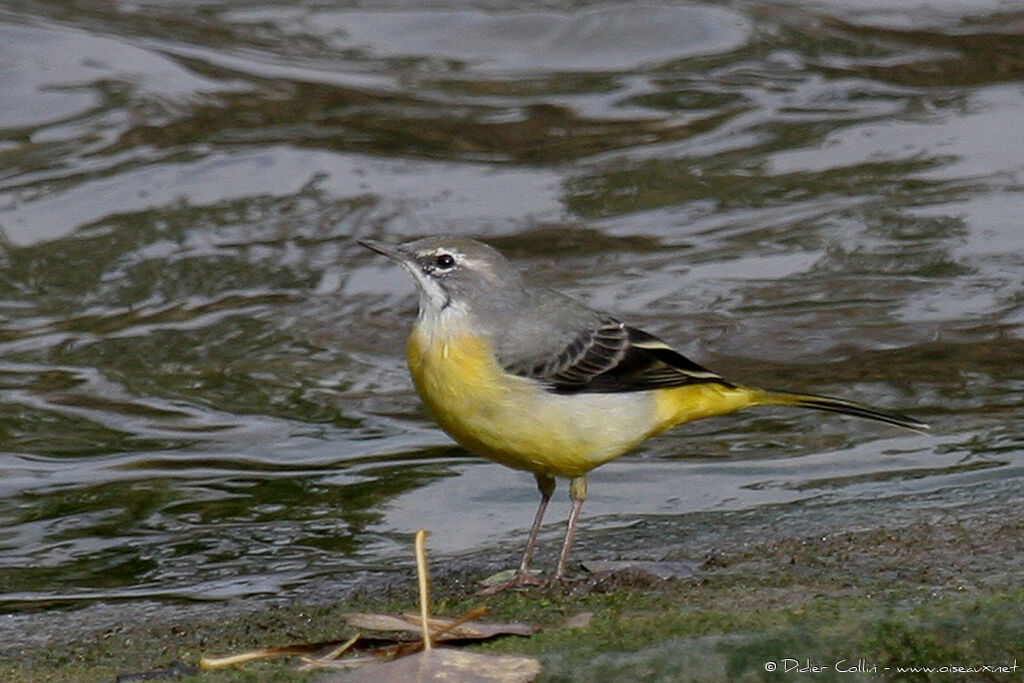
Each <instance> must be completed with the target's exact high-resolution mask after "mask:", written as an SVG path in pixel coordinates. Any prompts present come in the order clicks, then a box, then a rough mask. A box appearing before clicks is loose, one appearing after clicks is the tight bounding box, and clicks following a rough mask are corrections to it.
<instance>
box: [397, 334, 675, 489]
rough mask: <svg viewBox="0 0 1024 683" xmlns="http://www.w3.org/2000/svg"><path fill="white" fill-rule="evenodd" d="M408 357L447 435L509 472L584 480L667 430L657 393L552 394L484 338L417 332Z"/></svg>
mask: <svg viewBox="0 0 1024 683" xmlns="http://www.w3.org/2000/svg"><path fill="white" fill-rule="evenodd" d="M408 356H409V370H410V372H411V374H412V378H413V383H414V384H415V385H416V390H417V391H418V392H419V394H420V397H421V398H422V399H423V402H424V403H425V404H426V406H427V409H428V410H429V411H430V414H431V415H432V416H433V418H434V419H435V420H436V421H437V423H438V424H439V425H440V426H441V428H442V429H444V430H445V431H446V432H448V434H449V435H451V436H452V438H454V439H455V440H456V441H458V442H459V444H461V445H462V446H463V447H465V448H466V449H467V450H469V451H471V452H473V453H475V454H477V455H481V456H483V457H485V458H489V459H491V460H494V461H496V462H499V463H502V464H503V465H507V466H509V467H514V468H517V469H523V470H528V471H530V472H535V473H538V474H547V475H557V476H564V477H578V476H581V475H583V474H586V473H587V472H588V471H589V470H591V469H593V468H594V467H597V466H598V465H600V464H602V463H605V462H608V461H609V460H611V459H613V458H616V457H618V456H620V455H622V454H623V453H625V452H627V451H629V450H631V449H632V448H633V447H635V446H636V445H637V444H638V443H640V442H641V441H643V440H644V439H645V438H646V437H647V436H649V435H650V434H651V433H653V432H656V431H660V430H661V429H664V428H665V427H662V426H661V425H660V424H658V422H657V420H658V415H657V413H658V411H657V407H656V402H655V397H654V395H653V394H652V393H651V392H636V393H623V394H587V393H582V394H553V393H551V392H549V391H546V390H544V388H543V387H542V386H541V385H540V384H539V383H538V382H536V381H534V380H530V379H527V378H524V377H516V376H512V375H509V374H508V373H506V372H504V371H503V369H502V368H501V367H500V366H499V365H498V363H497V362H496V361H495V360H494V356H493V354H492V352H491V348H490V345H489V344H488V343H487V341H486V340H485V339H484V338H481V337H476V336H472V335H468V334H461V335H454V336H446V337H445V338H436V337H429V336H428V334H427V333H425V332H424V330H423V329H421V328H419V327H417V328H416V329H414V330H413V334H412V336H411V337H410V338H409V345H408Z"/></svg>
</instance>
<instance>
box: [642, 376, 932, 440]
mask: <svg viewBox="0 0 1024 683" xmlns="http://www.w3.org/2000/svg"><path fill="white" fill-rule="evenodd" d="M755 406H793V407H797V408H813V409H814V410H824V411H828V412H832V413H842V414H844V415H853V416H855V417H863V418H867V419H869V420H877V421H879V422H886V423H888V424H892V425H896V426H898V427H904V428H906V429H912V430H915V431H925V430H927V429H928V425H926V424H924V423H923V422H919V421H917V420H915V419H913V418H911V417H907V416H906V415H900V414H898V413H889V412H885V411H883V410H879V409H878V408H874V407H872V406H869V405H865V404H863V403H857V402H856V401H846V400H844V399H841V398H832V397H830V396H818V395H816V394H798V393H793V392H788V391H773V390H769V389H759V388H757V387H745V386H731V385H724V384H715V383H707V384H690V385H686V386H681V387H674V388H672V389H662V390H659V391H658V397H657V409H658V428H657V429H656V430H655V432H654V433H659V432H662V431H664V430H666V429H669V428H670V427H674V426H675V425H679V424H683V423H685V422H691V421H693V420H699V419H701V418H705V417H714V416H716V415H727V414H729V413H733V412H736V411H737V410H742V409H743V408H750V407H755Z"/></svg>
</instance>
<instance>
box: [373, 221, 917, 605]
mask: <svg viewBox="0 0 1024 683" xmlns="http://www.w3.org/2000/svg"><path fill="white" fill-rule="evenodd" d="M357 241H358V243H359V244H360V245H361V246H363V247H366V248H368V249H371V250H373V251H375V252H377V253H379V254H383V255H384V256H386V257H388V258H390V259H392V260H393V261H395V262H397V263H398V264H400V265H402V266H403V267H404V268H405V270H407V271H408V272H409V273H410V274H411V275H412V278H413V280H414V281H415V283H416V285H417V288H418V290H419V312H418V314H417V317H416V320H415V322H414V323H413V325H412V330H411V333H410V335H409V338H408V342H407V346H406V353H407V360H408V365H409V371H410V375H411V376H412V381H413V384H414V385H415V387H416V390H417V393H418V394H419V396H420V398H421V400H422V402H423V403H424V404H425V406H426V408H427V411H428V412H429V413H430V415H431V416H432V417H433V419H434V420H435V421H436V422H437V424H438V425H439V426H440V427H441V428H442V429H443V430H444V431H445V432H447V433H448V434H449V435H450V436H451V437H452V438H453V439H454V440H455V441H456V442H457V443H458V444H460V445H461V446H462V447H463V448H465V449H466V450H468V451H469V452H471V453H473V454H476V455H479V456H483V457H484V458H487V459H489V460H492V461H494V462H497V463H500V464H502V465H505V466H508V467H511V468H514V469H518V470H525V471H527V472H531V473H532V474H533V476H534V477H535V479H536V483H537V488H538V489H539V490H540V495H541V499H540V505H539V506H538V508H537V512H536V514H535V515H534V520H533V524H532V526H531V527H530V533H529V536H528V538H527V542H526V548H525V550H524V552H523V556H522V560H521V561H520V563H519V567H518V569H517V570H516V571H515V573H514V575H513V576H512V577H511V578H510V579H508V580H507V581H505V582H503V583H498V584H496V585H494V586H492V587H491V588H490V589H489V590H488V591H487V592H496V591H498V590H503V589H506V588H512V587H516V586H528V585H532V584H544V583H547V582H546V581H544V580H542V579H540V578H538V577H536V576H535V575H534V574H533V573H532V572H531V569H530V565H531V562H532V558H533V554H534V549H535V547H536V545H537V537H538V534H539V533H540V530H541V525H542V523H543V520H544V513H545V511H546V510H547V507H548V502H549V501H550V499H551V497H552V494H553V493H554V491H555V485H556V478H564V479H568V480H569V497H570V500H571V507H570V512H569V519H568V524H567V527H566V532H565V537H564V540H563V541H562V547H561V552H560V553H559V555H558V563H557V566H556V568H555V573H554V576H553V579H552V581H554V582H565V581H566V580H567V573H568V572H567V565H568V561H569V555H570V551H571V549H572V546H573V541H574V538H575V535H576V529H577V526H578V523H579V519H580V511H581V509H582V506H583V502H584V501H585V500H586V497H587V474H588V473H589V472H590V471H591V470H593V469H594V468H595V467H598V466H600V465H603V464H604V463H607V462H609V461H611V460H613V459H615V458H618V457H619V456H621V455H623V454H625V453H628V452H629V451H631V450H633V449H634V448H636V447H637V446H638V445H639V444H640V443H642V442H643V441H645V440H646V439H648V438H650V437H653V436H655V435H657V434H660V433H661V432H664V431H665V430H667V429H669V428H671V427H675V426H677V425H680V424H683V423H686V422H691V421H693V420H698V419H703V418H708V417H714V416H719V415H726V414H729V413H733V412H735V411H737V410H741V409H744V408H749V407H756V406H793V407H799V408H813V409H817V410H823V411H829V412H833V413H842V414H846V415H854V416H857V417H861V418H868V419H871V420H877V421H880V422H885V423H889V424H892V425H896V426H899V427H904V428H907V429H911V430H915V431H919V432H923V431H925V430H927V429H928V425H926V424H924V423H923V422H920V421H918V420H916V419H914V418H911V417H908V416H906V415H900V414H897V413H891V412H887V411H883V410H880V409H878V408H874V407H872V406H869V405H866V404H863V403H858V402H855V401H847V400H843V399H839V398H832V397H828V396H820V395H816V394H807V393H797V392H791V391H779V390H771V389H762V388H759V387H755V386H748V385H744V384H737V383H733V382H731V381H729V380H727V379H725V378H723V377H722V376H721V375H719V374H717V373H715V372H712V371H710V370H707V369H705V368H704V367H702V366H701V365H699V364H697V363H695V362H694V361H692V360H690V359H688V358H686V357H684V356H683V355H682V354H680V353H679V352H678V351H676V350H675V349H673V348H672V347H671V346H670V345H669V344H667V343H666V342H664V341H662V340H661V339H659V338H658V337H656V336H654V335H653V334H650V333H648V332H645V331H643V330H641V329H639V328H637V327H633V326H631V325H628V324H626V323H625V322H622V321H620V320H619V319H618V318H616V317H613V316H611V315H608V314H606V313H601V312H598V311H595V310H593V309H591V308H589V307H587V306H586V305H584V304H582V303H580V302H578V301H576V300H575V299H572V298H570V297H569V296H566V295H564V294H562V293H560V292H558V291H555V290H553V289H549V288H544V287H537V286H533V285H531V284H529V283H528V282H526V280H525V279H524V278H523V276H522V275H521V273H520V272H519V271H518V270H517V269H516V268H515V266H514V265H513V264H512V263H511V262H510V261H509V260H508V259H507V258H505V256H503V255H502V254H501V253H500V252H499V251H498V250H496V249H494V248H493V247H491V246H489V245H487V244H484V243H483V242H479V241H476V240H473V239H470V238H467V237H462V236H455V235H437V236H429V237H423V238H419V239H414V240H410V241H405V242H399V243H390V242H383V241H378V240H372V239H361V240H357Z"/></svg>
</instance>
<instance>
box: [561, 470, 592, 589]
mask: <svg viewBox="0 0 1024 683" xmlns="http://www.w3.org/2000/svg"><path fill="white" fill-rule="evenodd" d="M569 498H570V499H571V500H572V510H571V511H570V512H569V526H568V528H566V530H565V540H564V541H563V542H562V552H561V553H559V555H558V568H557V569H556V570H555V577H554V580H555V581H563V580H564V579H565V565H566V564H568V563H569V551H571V550H572V542H573V541H574V540H575V539H576V524H577V523H578V522H579V521H580V510H581V509H582V508H583V501H585V500H586V499H587V475H583V476H581V477H576V478H574V479H573V480H572V481H570V482H569Z"/></svg>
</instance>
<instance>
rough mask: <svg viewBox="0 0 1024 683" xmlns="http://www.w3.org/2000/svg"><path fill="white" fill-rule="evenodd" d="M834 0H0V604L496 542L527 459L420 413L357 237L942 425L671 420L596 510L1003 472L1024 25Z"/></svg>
mask: <svg viewBox="0 0 1024 683" xmlns="http://www.w3.org/2000/svg"><path fill="white" fill-rule="evenodd" d="M861 5H862V3H859V2H857V0H844V2H843V3H840V4H839V5H836V4H834V3H833V4H831V5H829V7H827V8H824V9H820V8H819V9H818V10H816V11H810V10H806V11H805V10H803V9H802V10H801V11H799V12H796V11H794V10H792V9H789V8H785V7H776V6H773V5H763V4H756V3H752V4H743V3H741V4H738V5H734V6H730V7H729V8H723V7H717V6H709V5H701V4H691V3H667V4H666V3H662V4H658V5H654V4H649V3H640V4H636V5H632V4H631V5H629V6H623V5H618V4H610V3H598V4H591V5H588V6H586V7H582V8H575V7H563V6H561V5H559V4H557V3H556V4H551V3H527V4H525V5H524V4H523V3H516V4H514V5H504V4H501V3H497V4H495V3H489V4H486V5H480V4H479V3H449V4H448V5H445V6H443V7H442V6H432V7H429V8H418V9H408V10H407V9H404V8H398V7H388V8H382V7H366V6H363V5H360V4H358V3H353V4H350V5H346V6H344V7H338V8H328V7H324V6H319V5H308V4H307V5H296V4H294V3H276V4H275V3H272V2H271V3H264V4H262V5H259V6H245V7H240V6H238V5H237V3H217V2H205V3H198V4H188V5H182V4H181V3H178V2H170V3H163V2H147V3H142V4H139V3H108V4H105V5H102V6H96V5H88V6H87V5H79V4H74V3H72V4H68V3H53V2H38V1H35V2H32V1H30V2H23V3H19V4H17V5H16V6H11V7H8V8H7V9H5V10H3V11H2V12H0V42H2V44H3V45H4V46H5V48H4V50H5V51H4V58H3V60H0V82H2V83H3V85H4V87H3V88H0V158H2V159H3V162H4V163H3V170H0V231H2V238H3V241H4V246H5V249H4V251H3V254H2V264H0V265H2V268H0V417H2V420H0V423H2V424H0V472H2V473H3V474H2V476H0V493H2V496H0V603H2V605H3V606H4V608H5V609H7V610H19V609H23V610H32V609H38V608H41V607H48V606H54V605H69V604H71V605H87V604H91V603H92V602H94V601H97V600H101V599H125V600H131V599H143V598H145V599H156V600H180V599H186V600H220V599H225V598H228V597H233V596H251V595H270V594H273V595H277V596H289V595H295V594H298V593H300V592H303V591H308V590H310V587H311V586H316V585H319V584H321V583H323V582H325V581H329V580H330V581H336V582H339V583H342V584H345V583H346V582H348V583H350V582H352V581H354V580H356V579H357V578H358V577H359V576H360V575H362V574H363V573H365V572H371V571H373V572H376V571H393V570H394V569H395V567H404V566H406V564H407V560H406V559H405V558H406V557H407V552H406V549H405V545H406V543H407V540H408V534H409V533H410V532H411V531H412V530H413V529H415V528H416V527H418V526H422V525H426V526H428V527H429V528H431V529H432V530H433V532H434V534H433V536H432V543H433V544H435V548H436V550H437V551H438V552H443V553H451V554H469V553H474V554H475V553H480V552H483V551H485V550H488V549H493V548H495V547H496V546H497V544H499V543H501V542H502V541H503V540H504V539H518V538H519V537H520V536H521V534H522V532H523V529H524V528H525V526H526V525H527V524H528V522H529V518H530V515H531V514H532V507H533V505H534V504H535V501H534V491H533V488H532V485H531V484H530V482H529V477H527V476H525V475H523V474H521V473H516V472H510V471H506V470H503V469H501V468H498V467H496V466H493V465H490V464H488V463H483V462H478V461H476V460H473V459H471V458H468V457H467V456H466V455H465V454H464V453H463V452H462V451H460V450H458V449H457V448H454V447H453V446H451V445H450V442H449V441H448V440H447V439H446V438H445V437H444V436H443V435H441V434H440V433H439V432H438V431H437V430H436V429H434V428H433V427H432V426H431V425H430V423H429V421H428V420H427V419H426V416H425V414H424V413H423V411H422V408H421V407H420V405H419V402H418V400H417V399H416V397H415V396H414V395H413V394H412V391H411V387H410V384H409V380H408V378H407V376H406V374H405V371H404V368H403V367H402V365H401V355H402V347H403V339H404V335H405V330H406V329H407V326H408V323H409V317H410V316H411V314H412V311H413V310H414V306H415V302H414V298H413V296H412V292H411V287H410V285H409V283H408V282H407V279H406V278H405V277H404V276H403V275H402V274H401V273H399V272H397V271H395V270H394V269H393V268H387V267H385V266H384V265H383V264H380V263H378V262H377V261H376V260H374V259H373V258H372V255H369V254H366V253H364V252H363V250H361V249H360V248H358V247H357V246H356V245H355V244H354V242H353V238H354V237H359V236H405V235H415V234H424V233H432V232H442V231H444V232H458V233H465V234H471V235H475V236H483V237H486V238H489V239H490V240H491V241H492V242H493V243H494V244H495V246H497V247H499V248H501V249H503V250H505V251H506V252H508V253H509V254H510V255H511V256H513V257H514V258H515V259H516V260H517V261H518V262H519V263H521V264H522V265H523V266H524V267H525V268H526V269H527V270H528V271H529V274H530V275H531V276H532V277H534V279H536V280H538V281H540V282H543V283H545V284H548V285H551V286H555V287H557V288H559V289H562V290H564V291H566V292H567V293H570V294H572V295H574V296H577V297H579V298H581V299H583V300H585V301H587V302H589V303H591V304H592V305H594V306H596V307H600V308H602V309H608V310H612V311H616V312H617V313H618V314H619V315H620V316H622V317H624V318H626V319H628V320H630V321H631V322H634V323H636V324H638V325H642V326H644V327H647V328H649V329H651V330H652V331H654V332H656V333H658V334H659V335H661V336H664V337H665V338H666V339H668V340H671V341H672V342H674V343H676V344H677V345H678V346H679V347H680V348H681V349H682V350H683V351H684V352H686V353H687V354H688V355H691V356H693V357H695V358H696V359H698V360H700V361H701V362H702V363H703V364H705V365H708V366H709V367H712V368H714V369H716V370H718V371H721V372H723V373H724V374H726V375H727V376H729V377H733V378H736V379H738V380H747V381H751V382H756V383H761V384H765V385H769V386H789V387H792V388H794V389H803V390H812V391H819V392H824V393H836V394H842V395H849V396H851V397H852V398H857V399H861V400H865V401H868V402H872V403H877V404H879V405H885V406H889V407H891V408H893V409H896V410H902V411H906V412H909V413H911V414H914V415H915V416H919V417H921V418H923V419H926V420H928V421H931V422H933V423H934V424H935V425H936V427H937V435H936V436H934V437H920V436H917V435H904V434H900V433H896V432H891V431H887V430H885V429H884V428H878V427H874V426H865V425H862V424H858V423H854V422H850V421H846V420H842V419H822V418H821V417H820V416H814V415H802V414H792V413H785V412H772V413H751V414H747V415H741V416H736V417H734V418H730V419H728V420H719V421H714V422H708V423H706V424H698V425H692V426H690V427H687V428H684V429H680V430H676V431H674V432H671V433H669V434H667V435H665V436H664V437H662V438H660V439H658V440H655V441H653V442H651V443H650V444H649V445H648V446H647V447H645V448H644V449H643V450H642V451H641V452H640V453H638V454H635V455H632V456H628V457H627V458H624V459H622V460H620V461H618V462H615V463H612V464H610V465H608V466H607V467H603V468H601V469H600V470H598V471H597V472H596V473H595V474H594V477H593V480H594V483H593V487H592V489H593V490H592V495H591V499H590V501H589V502H588V507H589V510H588V520H589V523H590V524H591V526H589V527H588V528H589V529H591V530H592V533H597V531H598V530H602V531H608V530H614V529H621V528H625V527H627V526H628V525H629V524H631V523H632V521H633V520H635V519H637V518H638V517H641V516H644V515H648V516H660V517H664V518H665V519H668V520H682V519H687V518H688V516H690V515H693V514H710V513H716V514H717V513H720V514H729V513H733V512H737V511H744V510H751V509H755V508H758V507H759V506H767V505H773V504H779V503H792V504H794V505H799V504H803V503H806V502H808V501H811V500H813V501H814V503H815V504H818V505H827V504H830V503H832V502H835V503H837V504H839V503H844V504H846V503H850V502H851V501H858V500H872V501H880V500H881V501H885V500H888V499H889V497H891V496H897V495H918V494H921V495H923V494H924V493H926V492H928V491H933V490H939V489H942V490H958V489H963V490H964V491H969V490H970V491H974V490H977V489H978V488H984V487H987V486H993V485H994V483H993V482H996V481H999V480H1002V481H1004V482H1005V481H1014V480H1017V479H1019V478H1020V465H1019V461H1020V453H1021V439H1020V436H1019V435H1018V434H1017V433H1016V432H1015V431H1014V429H1013V427H1012V425H1014V424H1017V423H1019V422H1020V418H1021V406H1020V405H1019V401H1015V400H1014V399H1012V398H1011V397H1013V396H1016V395H1018V394H1019V391H1020V384H1021V382H1022V378H1021V372H1020V363H1019V358H1020V357H1021V356H1022V355H1024V348H1022V340H1021V323H1022V320H1024V317H1022V307H1021V301H1022V300H1024V299H1022V297H1024V258H1022V256H1021V254H1022V253H1024V249H1022V246H1024V245H1022V238H1021V234H1020V230H1019V225H1018V224H1019V221H1018V220H1017V216H1018V215H1019V214H1020V208H1021V207H1020V203H1021V200H1020V199H1019V195H1020V192H1019V190H1020V185H1021V182H1022V179H1024V151H1022V150H1024V140H1022V139H1021V135H1022V133H1021V132H1020V126H1019V125H1018V124H1017V122H1018V121H1019V118H1020V113H1021V111H1022V110H1024V101H1022V95H1021V91H1020V88H1019V87H1018V81H1019V80H1020V76H1021V75H1022V63H1021V60H1020V58H1019V54H1018V53H1019V51H1018V50H1015V49H1014V45H1015V41H1018V42H1019V39H1020V36H1019V33H1020V32H1019V30H1017V29H1016V28H1015V27H1019V26H1020V25H1021V18H1022V17H1021V16H1020V14H1019V12H1017V11H1016V10H1012V9H1011V10H1010V11H1009V12H1007V11H1004V8H1001V7H1000V6H999V4H998V3H991V4H990V5H982V4H978V3H957V2H949V3H939V4H938V5H936V4H934V3H921V4H915V5H907V4H906V3H899V4H898V5H893V6H892V7H885V6H880V5H878V3H870V7H863V6H861ZM637 36H643V40H638V39H637ZM695 482H698V483H699V485H695ZM965 495H968V494H965ZM559 504H562V503H561V502H560V503H559ZM453 506H454V507H453ZM564 513H565V509H564V505H563V507H560V508H559V507H556V508H554V509H553V511H552V517H551V519H552V526H551V529H550V532H546V533H545V539H546V541H547V542H548V543H549V544H550V542H551V539H554V538H555V537H556V536H557V535H558V533H559V529H558V528H557V520H558V519H559V515H561V516H563V517H564ZM582 533H583V536H584V539H583V541H584V544H585V543H586V537H587V534H588V531H587V528H584V530H583V532H582Z"/></svg>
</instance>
